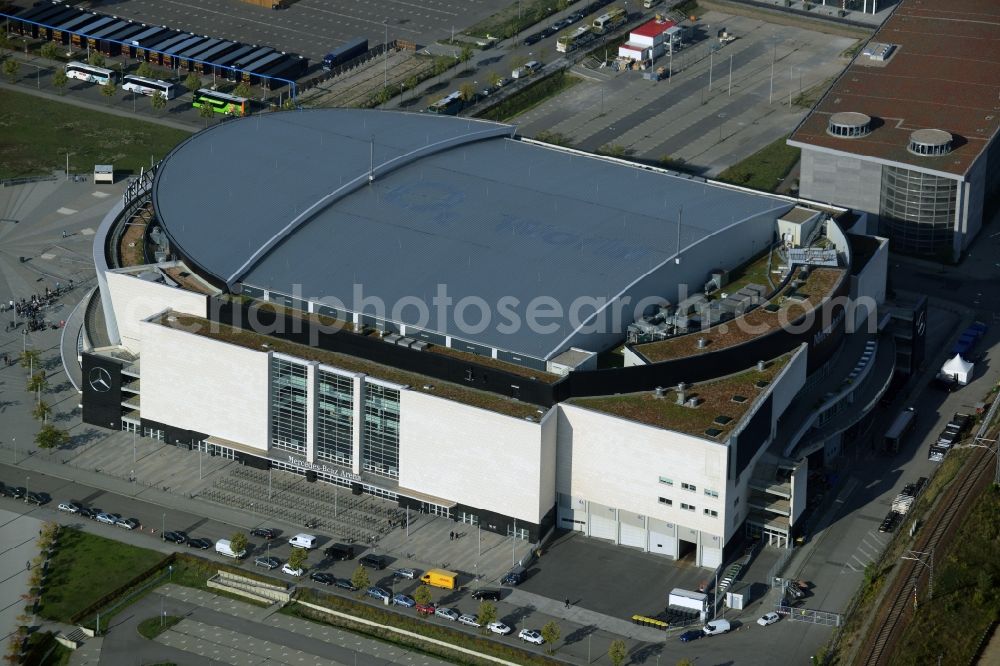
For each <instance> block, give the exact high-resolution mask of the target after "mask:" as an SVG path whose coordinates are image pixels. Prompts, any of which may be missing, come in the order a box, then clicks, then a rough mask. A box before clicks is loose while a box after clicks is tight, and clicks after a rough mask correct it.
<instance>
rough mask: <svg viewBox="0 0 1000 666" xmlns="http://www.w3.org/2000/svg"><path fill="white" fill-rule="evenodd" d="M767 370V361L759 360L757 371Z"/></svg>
mask: <svg viewBox="0 0 1000 666" xmlns="http://www.w3.org/2000/svg"><path fill="white" fill-rule="evenodd" d="M765 370H767V362H766V361H757V372H764V371H765Z"/></svg>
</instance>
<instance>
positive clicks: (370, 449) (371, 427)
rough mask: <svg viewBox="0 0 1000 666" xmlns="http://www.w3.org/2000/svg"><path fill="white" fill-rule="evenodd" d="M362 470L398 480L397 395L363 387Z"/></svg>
mask: <svg viewBox="0 0 1000 666" xmlns="http://www.w3.org/2000/svg"><path fill="white" fill-rule="evenodd" d="M361 456H362V460H363V461H364V465H363V467H364V469H365V470H367V471H369V472H372V473H374V474H378V475H380V476H387V477H390V478H393V479H398V478H399V391H397V390H396V389H392V388H387V387H384V386H380V385H378V384H369V383H365V430H364V435H363V436H362V438H361Z"/></svg>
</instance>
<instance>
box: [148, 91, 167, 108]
mask: <svg viewBox="0 0 1000 666" xmlns="http://www.w3.org/2000/svg"><path fill="white" fill-rule="evenodd" d="M149 103H150V105H152V107H153V110H154V111H162V110H163V109H164V108H166V106H167V98H166V97H164V96H163V93H161V92H160V91H159V90H157V91H156V92H154V93H153V96H152V97H150V98H149Z"/></svg>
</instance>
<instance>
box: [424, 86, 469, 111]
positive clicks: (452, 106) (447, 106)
mask: <svg viewBox="0 0 1000 666" xmlns="http://www.w3.org/2000/svg"><path fill="white" fill-rule="evenodd" d="M463 106H464V102H463V100H462V93H461V92H460V91H458V90H456V91H455V92H453V93H449V94H448V95H447V96H446V97H442V98H441V99H439V100H438V101H436V102H434V103H433V104H431V105H430V106H428V107H427V112H428V113H440V114H443V115H447V116H454V115H456V114H458V112H459V111H461V110H462V107H463Z"/></svg>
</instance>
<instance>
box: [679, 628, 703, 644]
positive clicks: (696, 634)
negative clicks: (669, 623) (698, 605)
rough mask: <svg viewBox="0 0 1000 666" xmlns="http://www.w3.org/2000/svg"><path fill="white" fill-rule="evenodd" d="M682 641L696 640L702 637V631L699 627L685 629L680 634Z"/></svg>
mask: <svg viewBox="0 0 1000 666" xmlns="http://www.w3.org/2000/svg"><path fill="white" fill-rule="evenodd" d="M680 638H681V642H682V643H687V642H688V641H696V640H698V639H699V638H701V631H700V630H698V629H689V630H687V631H685V632H684V633H683V634H681V636H680Z"/></svg>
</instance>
